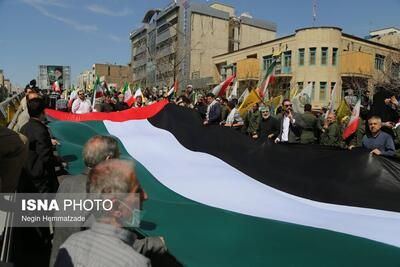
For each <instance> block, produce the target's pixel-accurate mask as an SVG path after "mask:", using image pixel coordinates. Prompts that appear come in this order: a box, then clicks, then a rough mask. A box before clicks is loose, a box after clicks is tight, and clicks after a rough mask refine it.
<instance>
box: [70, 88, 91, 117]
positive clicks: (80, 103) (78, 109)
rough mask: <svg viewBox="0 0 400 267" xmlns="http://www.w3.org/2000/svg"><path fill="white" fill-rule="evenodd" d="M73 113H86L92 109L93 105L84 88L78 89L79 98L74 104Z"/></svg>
mask: <svg viewBox="0 0 400 267" xmlns="http://www.w3.org/2000/svg"><path fill="white" fill-rule="evenodd" d="M71 111H72V113H74V114H85V113H89V112H91V111H92V105H91V103H90V100H89V99H86V96H85V93H84V92H83V91H82V90H79V91H78V98H77V99H75V100H74V103H73V104H72V109H71Z"/></svg>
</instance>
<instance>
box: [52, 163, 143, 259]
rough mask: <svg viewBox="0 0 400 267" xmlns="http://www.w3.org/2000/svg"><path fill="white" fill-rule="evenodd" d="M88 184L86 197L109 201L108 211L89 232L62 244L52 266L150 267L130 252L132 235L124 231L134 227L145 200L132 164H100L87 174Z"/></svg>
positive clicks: (133, 235) (103, 213)
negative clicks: (96, 195)
mask: <svg viewBox="0 0 400 267" xmlns="http://www.w3.org/2000/svg"><path fill="white" fill-rule="evenodd" d="M89 180H90V186H89V187H90V193H94V194H99V196H101V199H105V200H110V201H111V203H112V205H111V208H110V210H109V211H103V212H102V213H101V215H100V216H99V218H97V219H96V221H95V222H94V223H93V224H92V225H91V227H90V229H89V230H86V231H83V232H79V233H75V234H73V235H72V236H70V237H69V238H68V239H67V241H66V242H65V243H64V244H62V246H61V248H60V251H59V253H58V256H57V260H56V263H55V266H116V267H118V266H121V267H122V266H150V265H151V264H150V260H149V259H147V258H146V257H144V256H142V255H141V254H139V253H138V252H136V251H135V250H134V249H133V246H134V241H135V240H136V235H135V234H134V233H133V232H131V231H129V230H128V229H127V228H131V227H135V226H134V225H133V223H132V222H135V221H137V220H138V218H137V217H138V213H137V212H136V211H137V210H138V209H140V208H141V203H142V202H143V201H145V200H146V199H147V194H146V192H144V190H143V189H142V187H141V186H140V183H139V181H138V179H137V177H136V174H135V170H134V167H133V162H131V161H124V160H116V159H113V160H108V161H104V162H102V163H100V164H98V165H97V166H95V167H94V168H93V169H91V170H90V174H89ZM104 193H107V194H104ZM121 194H123V195H121ZM121 241H122V242H121Z"/></svg>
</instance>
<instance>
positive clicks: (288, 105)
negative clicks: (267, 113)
mask: <svg viewBox="0 0 400 267" xmlns="http://www.w3.org/2000/svg"><path fill="white" fill-rule="evenodd" d="M292 106H293V105H292V104H287V105H284V107H292Z"/></svg>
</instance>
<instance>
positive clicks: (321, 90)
mask: <svg viewBox="0 0 400 267" xmlns="http://www.w3.org/2000/svg"><path fill="white" fill-rule="evenodd" d="M319 100H321V101H325V100H326V82H319Z"/></svg>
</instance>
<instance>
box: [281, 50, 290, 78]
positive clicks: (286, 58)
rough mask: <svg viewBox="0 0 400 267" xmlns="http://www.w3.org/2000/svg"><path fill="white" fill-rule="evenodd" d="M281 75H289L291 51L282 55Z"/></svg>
mask: <svg viewBox="0 0 400 267" xmlns="http://www.w3.org/2000/svg"><path fill="white" fill-rule="evenodd" d="M283 59H284V61H283V73H291V72H292V69H291V66H292V51H286V52H285V53H283Z"/></svg>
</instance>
